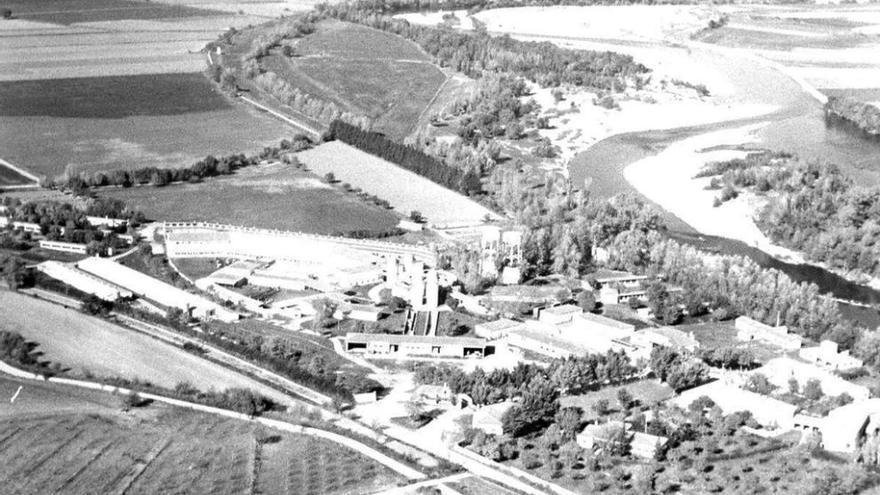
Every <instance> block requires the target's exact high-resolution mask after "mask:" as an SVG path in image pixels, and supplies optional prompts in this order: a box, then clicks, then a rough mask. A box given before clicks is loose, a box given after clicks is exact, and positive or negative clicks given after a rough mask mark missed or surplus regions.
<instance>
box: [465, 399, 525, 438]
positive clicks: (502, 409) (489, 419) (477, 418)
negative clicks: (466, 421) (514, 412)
mask: <svg viewBox="0 0 880 495" xmlns="http://www.w3.org/2000/svg"><path fill="white" fill-rule="evenodd" d="M515 405H516V404H514V403H513V402H511V401H504V402H499V403H497V404H489V405H488V406H483V407H481V408H479V409H477V410H476V411H475V412H474V417H473V420H472V421H471V427H472V428H474V429H476V430H481V431H483V432H484V433H487V434H489V435H501V434H503V433H504V428H503V425H504V422H503V418H504V414H505V413H507V411H509V410H510V409H511V408H512V407H513V406H515Z"/></svg>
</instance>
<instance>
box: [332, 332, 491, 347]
mask: <svg viewBox="0 0 880 495" xmlns="http://www.w3.org/2000/svg"><path fill="white" fill-rule="evenodd" d="M345 340H346V342H388V343H391V344H403V343H411V344H432V345H462V346H468V347H485V346H486V339H481V338H478V337H430V336H427V335H399V334H390V333H357V332H350V333H348V334H346V335H345Z"/></svg>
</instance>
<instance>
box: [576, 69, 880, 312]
mask: <svg viewBox="0 0 880 495" xmlns="http://www.w3.org/2000/svg"><path fill="white" fill-rule="evenodd" d="M784 91H786V93H785V99H784V101H780V99H777V100H776V101H775V102H774V103H777V104H779V103H783V105H780V107H781V109H780V110H779V111H777V112H775V113H773V114H771V115H769V116H763V117H759V118H751V119H743V120H737V121H732V122H725V123H718V124H709V125H701V126H694V127H687V128H680V129H673V130H662V131H645V132H634V133H626V134H619V135H616V136H612V137H609V138H607V139H604V140H602V141H599V142H598V143H596V144H595V145H593V146H592V147H590V148H589V149H587V150H586V151H584V152H581V153H580V154H578V155H576V156H575V157H574V159H573V160H572V161H571V164H570V165H569V174H570V177H571V180H572V183H573V184H575V185H578V186H580V185H582V184H584V185H586V187H587V188H588V189H589V190H590V191H591V193H592V194H594V195H597V196H599V197H610V196H613V195H614V194H618V193H621V192H631V193H635V194H639V193H638V191H637V190H636V189H635V188H633V187H632V186H631V185H630V184H629V183H628V182H627V181H626V179H625V178H624V176H623V170H624V169H625V168H626V167H627V166H628V165H629V164H631V163H633V162H635V161H637V160H640V159H642V158H645V157H647V156H651V155H654V154H657V153H659V152H660V151H662V150H663V149H665V148H666V147H667V146H669V145H670V144H672V143H674V142H676V141H680V140H682V139H685V138H688V137H691V136H695V135H698V134H703V133H707V132H712V131H717V130H723V129H731V128H736V127H741V126H744V125H748V124H752V123H758V122H770V123H769V125H767V126H766V127H765V128H763V129H762V131H761V132H760V133H759V144H757V146H758V147H760V148H767V149H773V150H784V151H791V152H795V153H797V154H798V155H800V156H801V157H804V158H808V159H820V160H826V161H830V162H833V163H836V164H838V165H839V166H840V167H841V168H842V169H843V170H845V171H846V172H848V173H849V174H850V175H851V176H853V177H854V178H855V179H856V180H857V181H859V182H860V183H863V184H877V183H878V178H880V142H878V141H877V140H872V139H868V138H865V137H863V136H862V135H860V134H859V133H858V132H855V131H854V130H852V129H850V128H848V127H846V126H842V125H836V124H832V123H829V122H828V121H826V119H825V115H824V112H823V111H822V107H821V105H820V104H819V103H818V102H817V101H815V100H812V99H811V98H806V97H804V94H803V93H802V92H801V91H800V90H799V89H798V90H794V91H792V86H791V85H788V86H787V88H785V89H784ZM788 91H792V92H788ZM655 206H658V208H659V209H660V210H661V211H664V216H665V218H666V221H667V225H668V226H669V236H670V237H672V238H674V239H676V240H679V241H681V242H685V243H688V244H692V245H695V246H697V247H700V248H703V249H706V250H709V251H712V252H718V253H721V254H732V255H742V256H747V257H749V258H751V259H752V260H754V261H755V262H757V263H758V264H759V265H761V266H763V267H766V268H775V269H778V270H780V271H782V272H784V273H786V274H787V275H788V276H789V277H791V278H792V279H793V280H795V281H803V282H812V283H815V284H816V285H817V286H818V287H819V289H820V290H821V291H822V292H824V293H829V294H832V295H833V296H834V297H837V298H840V299H844V300H851V301H857V302H860V303H865V304H870V305H874V306H880V291H877V290H873V289H871V288H869V287H866V286H862V285H858V284H854V283H852V282H849V281H847V280H845V279H844V278H842V277H840V276H838V275H835V274H833V273H831V272H829V271H827V270H824V269H822V268H819V267H816V266H812V265H799V264H790V263H785V262H782V261H780V260H778V259H776V258H773V257H772V256H769V255H768V254H766V253H764V252H762V251H760V250H758V249H756V248H753V247H751V246H748V245H746V244H744V243H742V242H739V241H735V240H731V239H725V238H720V237H712V236H705V235H701V234H700V233H698V232H696V231H695V230H694V229H693V228H692V227H690V226H689V225H687V224H686V223H685V222H683V221H682V220H681V219H679V218H677V217H675V216H674V215H672V214H671V213H669V212H666V211H665V210H663V209H662V207H659V205H655ZM841 309H842V311H843V313H844V315H845V316H846V317H847V318H849V319H851V320H853V321H857V322H859V323H862V324H863V325H867V326H869V327H870V328H874V327H877V325H880V316H878V311H877V310H876V309H866V308H858V307H854V306H850V305H841Z"/></svg>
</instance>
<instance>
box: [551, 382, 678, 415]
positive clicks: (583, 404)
mask: <svg viewBox="0 0 880 495" xmlns="http://www.w3.org/2000/svg"><path fill="white" fill-rule="evenodd" d="M621 389H625V390H626V391H627V392H629V393H630V395H631V396H632V398H633V399H635V400H636V401H638V403H639V405H643V406H652V405H654V404H656V403H658V402H662V401H664V400H666V399H669V398H670V397H672V396H673V395H674V393H673V392H672V389H671V388H670V387H669V386H668V385H665V384H660V383H657V381H656V380H641V381H637V382H633V383H628V384H626V385H619V386H615V387H603V388H601V389H599V390H597V391H595V392H590V393H587V394H583V395H571V396H567V397H563V398H562V399H561V400H560V401H559V404H560V406H561V407H580V408H581V409H583V410H584V421H592V420H595V419H596V418H598V415H597V414H596V412H595V411H593V406H594V405H595V404H596V403H597V402H599V401H600V400H602V399H604V400H607V401H608V406H609V408H610V409H611V410H618V409H619V405H618V401H617V392H618V391H619V390H621Z"/></svg>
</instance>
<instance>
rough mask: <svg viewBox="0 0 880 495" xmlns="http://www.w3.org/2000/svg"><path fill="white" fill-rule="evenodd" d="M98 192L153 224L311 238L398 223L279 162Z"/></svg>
mask: <svg viewBox="0 0 880 495" xmlns="http://www.w3.org/2000/svg"><path fill="white" fill-rule="evenodd" d="M99 194H100V195H101V196H106V197H112V198H117V199H121V200H123V201H125V203H126V204H127V205H128V206H130V207H132V208H136V209H139V210H141V211H143V212H144V214H145V215H147V217H148V218H151V219H154V220H169V221H170V220H193V221H196V220H198V221H205V222H217V223H224V224H232V225H243V226H249V227H259V228H268V229H279V230H289V231H296V232H307V233H313V234H333V233H339V232H350V231H354V230H370V231H385V230H388V229H391V228H394V227H395V226H396V225H397V223H398V221H399V219H398V217H397V216H396V215H395V214H394V213H393V212H391V211H388V210H386V209H384V208H380V207H378V206H375V205H373V204H371V203H367V202H366V201H364V200H361V199H359V198H357V197H356V196H355V195H354V194H346V193H343V192H341V191H340V190H339V189H337V188H334V187H331V186H329V185H328V184H325V183H324V182H322V181H321V180H320V179H318V178H317V177H316V176H315V175H313V174H310V173H308V172H304V171H302V170H297V169H296V168H295V167H293V166H291V165H286V164H283V163H277V164H272V165H259V166H253V167H246V168H243V169H240V170H238V171H237V172H236V174H235V175H233V176H229V177H221V178H214V179H211V180H210V181H209V182H203V183H199V184H174V185H170V186H166V187H133V188H128V189H114V188H104V189H101V190H100V191H99Z"/></svg>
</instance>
